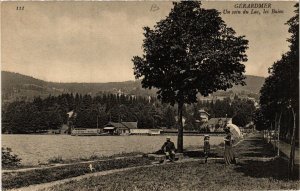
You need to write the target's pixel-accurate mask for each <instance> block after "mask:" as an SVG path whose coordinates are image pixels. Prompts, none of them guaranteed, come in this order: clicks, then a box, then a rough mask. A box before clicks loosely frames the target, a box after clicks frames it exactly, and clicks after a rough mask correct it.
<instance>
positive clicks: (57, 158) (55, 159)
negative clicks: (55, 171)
mask: <svg viewBox="0 0 300 191" xmlns="http://www.w3.org/2000/svg"><path fill="white" fill-rule="evenodd" d="M63 162H64V160H63V159H62V157H61V156H57V157H52V158H50V159H48V163H49V164H51V163H63Z"/></svg>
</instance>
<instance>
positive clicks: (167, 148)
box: [161, 137, 176, 161]
mask: <svg viewBox="0 0 300 191" xmlns="http://www.w3.org/2000/svg"><path fill="white" fill-rule="evenodd" d="M161 150H163V151H164V152H165V154H166V158H167V159H169V160H170V161H174V160H175V150H176V149H175V145H174V143H173V142H172V141H171V138H170V137H167V140H166V142H165V143H164V144H163V146H162V147H161Z"/></svg>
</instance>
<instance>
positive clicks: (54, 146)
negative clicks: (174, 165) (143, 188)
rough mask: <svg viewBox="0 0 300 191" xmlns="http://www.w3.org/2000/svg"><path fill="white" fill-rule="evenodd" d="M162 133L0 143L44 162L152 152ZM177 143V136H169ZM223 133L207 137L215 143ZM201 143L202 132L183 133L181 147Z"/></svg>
mask: <svg viewBox="0 0 300 191" xmlns="http://www.w3.org/2000/svg"><path fill="white" fill-rule="evenodd" d="M165 138H166V137H165V136H90V137H89V136H87V137H85V136H79V137H76V136H70V135H2V146H4V147H10V148H12V151H13V153H14V154H17V155H19V156H20V157H21V158H22V164H26V165H35V164H38V162H42V163H46V162H47V160H48V159H49V158H52V157H55V156H61V157H62V158H63V159H75V158H88V157H90V156H91V155H98V156H110V155H113V154H118V153H129V152H144V153H148V152H154V151H157V150H158V149H160V147H161V146H162V144H163V142H164V141H165ZM171 140H172V141H173V142H174V143H175V145H176V143H177V137H176V136H171ZM221 142H223V137H211V138H210V143H211V144H212V145H214V144H215V145H217V144H219V143H221ZM202 145H203V137H202V136H185V137H184V147H189V146H194V147H195V146H196V147H198V146H199V147H201V146H202Z"/></svg>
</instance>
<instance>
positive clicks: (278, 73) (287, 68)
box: [260, 3, 299, 173]
mask: <svg viewBox="0 0 300 191" xmlns="http://www.w3.org/2000/svg"><path fill="white" fill-rule="evenodd" d="M295 7H296V11H295V13H296V14H295V16H294V17H292V18H291V19H290V20H289V21H288V22H287V23H286V24H287V25H289V32H290V33H291V37H290V38H289V39H288V42H290V43H291V44H290V50H289V51H288V52H287V53H285V54H283V55H282V57H281V59H280V60H278V61H277V62H275V63H274V64H273V65H272V67H271V68H270V69H269V74H270V76H269V77H267V78H266V80H265V83H264V85H263V87H262V89H261V91H260V92H261V97H260V105H261V113H262V115H263V117H264V118H265V119H267V120H268V121H270V122H271V124H272V122H273V123H274V124H276V125H277V126H278V129H279V127H280V132H281V134H283V133H284V135H285V136H288V137H289V138H290V139H291V140H290V141H291V153H290V162H289V166H290V173H291V172H292V171H293V168H294V157H295V138H296V135H297V134H298V133H299V115H298V112H299V4H298V3H297V4H296V5H295ZM281 116H282V120H281Z"/></svg>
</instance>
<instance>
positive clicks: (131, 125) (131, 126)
mask: <svg viewBox="0 0 300 191" xmlns="http://www.w3.org/2000/svg"><path fill="white" fill-rule="evenodd" d="M121 123H122V124H123V125H125V126H126V127H128V128H129V129H137V122H121Z"/></svg>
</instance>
